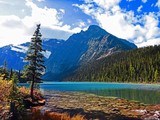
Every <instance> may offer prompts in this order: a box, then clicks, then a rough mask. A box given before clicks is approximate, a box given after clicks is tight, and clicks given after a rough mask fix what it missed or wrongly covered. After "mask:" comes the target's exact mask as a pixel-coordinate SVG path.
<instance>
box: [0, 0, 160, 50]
mask: <svg viewBox="0 0 160 120" xmlns="http://www.w3.org/2000/svg"><path fill="white" fill-rule="evenodd" d="M159 21H160V0H14V2H13V0H0V31H1V34H0V46H4V45H8V44H15V45H16V44H20V43H24V42H27V41H30V38H31V37H32V34H33V32H34V30H35V25H36V24H37V23H41V32H42V35H43V37H44V38H58V39H65V40H66V39H67V38H68V37H69V36H70V35H72V34H73V33H77V32H80V31H81V30H86V29H87V28H88V26H89V25H92V24H96V25H99V26H100V27H102V28H104V29H105V30H106V31H107V32H109V33H111V34H113V35H115V36H117V37H120V38H124V39H126V40H128V41H130V42H133V43H135V44H136V45H137V46H138V47H143V46H148V45H155V44H160V22H159Z"/></svg>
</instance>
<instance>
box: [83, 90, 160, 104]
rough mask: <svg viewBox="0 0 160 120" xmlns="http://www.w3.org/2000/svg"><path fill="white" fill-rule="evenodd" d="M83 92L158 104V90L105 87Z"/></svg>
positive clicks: (159, 96) (159, 98) (159, 99)
mask: <svg viewBox="0 0 160 120" xmlns="http://www.w3.org/2000/svg"><path fill="white" fill-rule="evenodd" d="M85 92H87V93H93V94H96V95H100V96H112V97H119V98H124V99H127V100H135V101H139V102H142V103H146V104H160V91H152V90H139V89H105V90H87V91H85Z"/></svg>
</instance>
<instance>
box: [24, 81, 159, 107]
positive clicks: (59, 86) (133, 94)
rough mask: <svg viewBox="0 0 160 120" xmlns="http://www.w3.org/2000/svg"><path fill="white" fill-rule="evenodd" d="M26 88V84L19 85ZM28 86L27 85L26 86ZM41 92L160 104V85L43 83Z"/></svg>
mask: <svg viewBox="0 0 160 120" xmlns="http://www.w3.org/2000/svg"><path fill="white" fill-rule="evenodd" d="M21 85H24V86H26V84H21ZM27 86H28V85H27ZM40 88H41V90H42V91H43V90H57V91H77V92H86V93H93V94H96V95H100V96H110V97H119V98H124V99H128V100H135V101H139V102H142V103H146V104H160V85H157V84H153V85H152V84H149V85H144V84H124V83H98V82H44V83H41V84H40Z"/></svg>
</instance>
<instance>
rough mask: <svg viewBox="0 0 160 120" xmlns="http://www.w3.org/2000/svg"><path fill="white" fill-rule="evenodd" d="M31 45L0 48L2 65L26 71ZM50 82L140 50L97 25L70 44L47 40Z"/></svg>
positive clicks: (45, 78)
mask: <svg viewBox="0 0 160 120" xmlns="http://www.w3.org/2000/svg"><path fill="white" fill-rule="evenodd" d="M28 46H29V42H27V43H24V44H21V45H18V46H13V45H8V46H4V47H2V48H0V66H3V64H4V61H5V60H6V62H7V66H8V69H11V68H13V69H15V70H22V69H23V66H24V65H25V64H26V62H25V61H24V58H25V56H26V55H25V53H26V51H27V48H28ZM43 48H44V49H45V50H46V52H44V53H43V54H44V56H45V66H46V68H47V69H46V73H45V75H44V76H43V79H44V80H47V81H60V80H62V79H64V78H65V77H67V76H70V74H72V73H73V72H74V71H75V70H76V69H77V68H79V67H80V66H82V65H83V64H86V63H91V62H93V61H97V60H100V59H103V58H106V57H108V56H110V55H112V54H114V53H118V52H121V51H126V50H131V49H135V48H137V46H136V45H135V44H133V43H130V42H128V41H127V40H124V39H120V38H117V37H116V36H114V35H112V34H110V33H108V32H106V31H105V30H104V29H102V28H100V27H99V26H96V25H91V26H90V27H89V28H88V29H87V30H86V31H83V30H82V31H81V32H80V33H76V34H73V35H72V36H70V37H69V38H68V39H67V40H66V41H64V40H57V39H43Z"/></svg>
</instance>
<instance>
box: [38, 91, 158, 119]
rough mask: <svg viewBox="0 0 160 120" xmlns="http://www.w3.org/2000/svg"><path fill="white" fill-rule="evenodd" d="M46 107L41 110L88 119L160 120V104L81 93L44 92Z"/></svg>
mask: <svg viewBox="0 0 160 120" xmlns="http://www.w3.org/2000/svg"><path fill="white" fill-rule="evenodd" d="M43 94H44V97H45V99H46V105H45V106H43V107H42V108H41V110H43V111H44V110H47V111H51V112H60V113H65V112H67V113H68V114H70V115H71V116H73V115H76V114H81V115H83V116H85V117H86V118H87V119H93V120H94V119H98V120H104V119H112V120H120V119H125V120H130V119H133V120H140V119H145V118H159V117H160V104H156V105H146V104H143V103H140V102H137V101H129V100H125V99H120V98H116V97H104V96H97V95H94V94H87V93H81V92H64V91H63V92H62V91H53V90H46V91H44V93H43Z"/></svg>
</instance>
